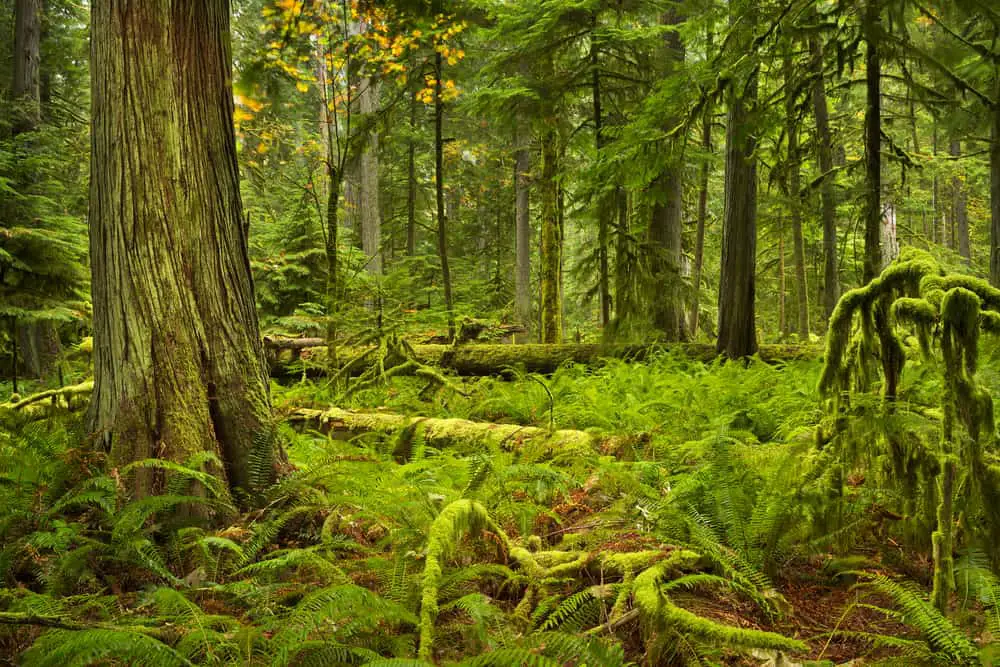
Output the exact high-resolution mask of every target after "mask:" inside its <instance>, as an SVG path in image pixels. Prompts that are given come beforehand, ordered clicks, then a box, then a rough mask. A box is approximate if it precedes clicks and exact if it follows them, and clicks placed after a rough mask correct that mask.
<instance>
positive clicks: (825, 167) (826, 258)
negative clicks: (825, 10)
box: [809, 37, 840, 319]
mask: <svg viewBox="0 0 1000 667" xmlns="http://www.w3.org/2000/svg"><path fill="white" fill-rule="evenodd" d="M809 49H810V51H811V52H812V70H813V71H812V74H813V88H812V102H813V116H814V117H815V119H816V159H817V161H818V162H819V171H820V178H821V179H822V180H821V181H820V191H819V193H820V209H821V211H820V215H821V217H822V220H823V312H824V313H825V315H826V317H827V318H828V319H829V317H830V316H831V315H832V314H833V309H834V308H836V306H837V300H838V299H839V298H840V278H839V276H838V274H837V199H836V192H835V190H834V184H835V179H834V176H833V136H832V134H831V133H830V110H829V107H828V106H827V101H826V80H825V78H824V76H823V46H822V45H821V44H820V41H819V39H818V38H816V37H812V38H810V40H809Z"/></svg>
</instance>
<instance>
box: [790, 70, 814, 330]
mask: <svg viewBox="0 0 1000 667" xmlns="http://www.w3.org/2000/svg"><path fill="white" fill-rule="evenodd" d="M793 67H794V66H793V65H792V58H791V56H790V55H789V56H786V57H785V91H786V92H785V122H786V123H787V129H788V166H787V168H788V207H789V215H788V220H789V222H790V223H791V226H792V262H793V263H794V264H795V305H796V315H797V317H796V325H797V326H796V333H798V335H799V337H800V338H801V339H802V340H806V339H808V338H809V289H808V286H807V284H806V248H805V240H804V239H803V237H802V199H801V193H800V190H801V184H800V180H799V179H800V175H799V168H800V166H801V156H800V155H799V119H798V113H797V111H796V108H795V96H794V95H793V92H794V91H795V90H796V81H795V76H794V69H793Z"/></svg>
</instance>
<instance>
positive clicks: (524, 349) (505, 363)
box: [268, 339, 822, 377]
mask: <svg viewBox="0 0 1000 667" xmlns="http://www.w3.org/2000/svg"><path fill="white" fill-rule="evenodd" d="M302 340H308V339H302ZM368 349H369V348H339V349H338V354H339V355H340V356H341V358H342V359H351V360H354V361H353V362H350V363H351V366H352V367H351V368H350V369H349V372H350V373H351V374H355V375H356V374H359V373H361V372H362V371H363V370H364V369H365V368H366V367H367V365H368V364H369V363H370V362H369V361H368V359H367V358H366V355H365V352H366V351H367V350H368ZM413 351H414V353H415V357H416V361H418V362H420V363H422V364H425V365H428V366H437V367H438V368H442V369H447V370H451V371H454V372H455V373H456V374H458V375H467V376H483V375H509V374H511V369H515V368H521V369H524V370H525V371H527V372H529V373H552V372H554V371H555V370H556V369H557V368H559V367H560V366H562V365H563V364H565V363H567V362H572V363H577V364H585V365H596V364H599V363H601V362H602V361H604V360H606V359H625V360H628V361H645V360H647V359H648V358H649V357H650V356H651V355H652V354H654V353H657V352H679V353H682V354H684V355H686V356H687V357H689V358H690V359H692V360H693V361H702V362H710V361H713V360H715V359H716V358H717V357H718V353H717V352H716V350H715V346H714V345H710V344H704V343H678V344H674V345H669V346H668V345H579V344H563V345H545V344H529V345H458V346H451V345H414V346H413ZM268 352H269V363H270V369H271V375H272V376H276V377H281V376H289V375H295V374H297V373H301V372H302V370H303V369H304V370H305V372H306V373H307V374H308V375H322V374H324V373H325V372H326V348H325V347H320V346H315V347H313V346H300V347H297V348H290V347H286V348H278V347H269V348H268ZM758 354H759V356H760V358H761V359H762V360H764V361H766V362H769V363H772V362H779V361H795V360H803V359H818V358H819V357H820V356H821V354H822V352H821V350H820V348H818V347H815V346H805V345H762V346H761V347H760V350H759V351H758ZM369 356H370V355H369ZM299 361H301V362H302V364H301V365H299V364H296V362H299Z"/></svg>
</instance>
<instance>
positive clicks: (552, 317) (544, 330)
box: [539, 117, 562, 343]
mask: <svg viewBox="0 0 1000 667" xmlns="http://www.w3.org/2000/svg"><path fill="white" fill-rule="evenodd" d="M555 123H556V121H555V119H554V118H551V117H550V118H546V119H545V129H544V130H543V131H542V136H541V144H542V174H541V178H540V179H539V191H540V195H541V199H542V202H541V204H542V220H541V236H542V238H541V255H540V258H539V276H540V282H541V285H540V288H541V296H540V299H539V325H540V327H539V342H542V343H561V342H562V303H561V298H560V297H561V285H560V282H561V275H560V274H561V268H562V244H561V239H562V231H561V230H560V228H559V201H558V200H559V192H558V190H559V186H558V183H557V182H556V175H557V174H558V173H559V167H558V162H559V136H558V130H557V129H556V127H555Z"/></svg>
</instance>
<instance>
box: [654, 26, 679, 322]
mask: <svg viewBox="0 0 1000 667" xmlns="http://www.w3.org/2000/svg"><path fill="white" fill-rule="evenodd" d="M680 22H681V16H680V14H679V13H678V12H677V9H676V8H675V7H671V9H670V11H667V12H666V13H664V14H663V16H662V17H661V18H660V24H661V25H664V26H676V25H678V24H679V23H680ZM663 41H664V43H663V47H664V49H663V59H662V60H663V62H664V63H665V65H664V70H665V71H664V73H663V75H664V76H670V75H671V74H672V73H673V72H674V70H675V69H676V68H677V66H678V65H680V64H681V63H682V62H683V61H684V44H683V43H682V42H681V38H680V35H679V34H678V33H677V32H676V31H675V30H669V31H667V32H666V33H665V34H664V38H663ZM667 124H668V126H669V125H672V122H668V123H667ZM670 144H671V146H670V149H669V151H668V152H669V157H668V160H669V162H668V166H667V167H666V168H665V169H664V170H663V171H662V172H661V173H660V175H659V176H658V177H657V179H656V180H655V181H654V189H655V192H656V199H655V200H654V202H653V208H652V217H651V219H650V221H649V251H650V254H651V257H650V262H649V265H650V267H651V269H652V271H651V272H652V278H653V286H652V287H653V293H654V294H655V296H654V298H653V303H652V315H653V326H654V327H656V329H657V330H659V331H661V332H662V333H663V336H664V338H665V339H666V340H668V341H678V340H685V339H686V338H687V331H686V327H685V322H684V301H683V298H682V295H683V292H684V289H683V281H682V279H681V250H682V249H681V236H682V235H681V232H682V231H683V212H684V206H683V204H684V167H683V165H682V164H681V153H682V152H683V150H682V147H683V143H682V141H681V140H675V141H671V142H670Z"/></svg>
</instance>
